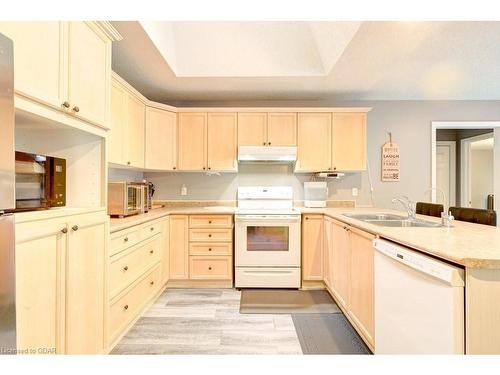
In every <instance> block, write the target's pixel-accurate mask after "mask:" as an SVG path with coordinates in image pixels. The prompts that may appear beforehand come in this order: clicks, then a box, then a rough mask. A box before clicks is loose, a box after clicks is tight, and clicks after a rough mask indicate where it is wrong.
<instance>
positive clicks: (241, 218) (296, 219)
mask: <svg viewBox="0 0 500 375" xmlns="http://www.w3.org/2000/svg"><path fill="white" fill-rule="evenodd" d="M234 219H235V221H237V222H262V221H266V222H267V221H271V222H273V223H274V222H281V223H299V222H300V216H299V217H246V216H238V215H236V216H235V218H234Z"/></svg>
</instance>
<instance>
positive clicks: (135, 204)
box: [108, 181, 149, 217]
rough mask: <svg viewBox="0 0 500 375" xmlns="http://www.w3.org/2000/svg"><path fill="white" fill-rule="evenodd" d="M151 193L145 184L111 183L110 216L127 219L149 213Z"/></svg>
mask: <svg viewBox="0 0 500 375" xmlns="http://www.w3.org/2000/svg"><path fill="white" fill-rule="evenodd" d="M148 198H149V192H148V185H147V183H143V182H127V181H120V182H109V183H108V215H110V216H118V217H126V216H130V215H135V214H140V213H144V212H148V211H149V199H148Z"/></svg>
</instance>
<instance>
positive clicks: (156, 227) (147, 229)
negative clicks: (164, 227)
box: [141, 221, 161, 240]
mask: <svg viewBox="0 0 500 375" xmlns="http://www.w3.org/2000/svg"><path fill="white" fill-rule="evenodd" d="M160 232H161V223H160V222H159V221H153V222H151V223H146V224H144V225H142V226H141V239H143V240H145V239H147V238H149V237H152V236H154V235H155V234H156V233H160Z"/></svg>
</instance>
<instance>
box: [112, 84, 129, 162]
mask: <svg viewBox="0 0 500 375" xmlns="http://www.w3.org/2000/svg"><path fill="white" fill-rule="evenodd" d="M126 108H127V92H126V91H125V89H124V88H123V87H121V85H120V84H119V83H118V82H116V81H115V80H113V81H112V82H111V122H110V124H111V126H110V129H109V130H108V142H107V144H108V161H109V162H110V163H115V164H123V165H125V164H126V163H127V162H126V160H125V158H126V156H125V153H126V147H125V133H126V131H127V124H126V121H127V112H126Z"/></svg>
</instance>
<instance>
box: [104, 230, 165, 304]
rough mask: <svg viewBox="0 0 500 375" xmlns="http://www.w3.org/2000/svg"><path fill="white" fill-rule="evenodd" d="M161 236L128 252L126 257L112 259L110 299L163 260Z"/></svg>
mask: <svg viewBox="0 0 500 375" xmlns="http://www.w3.org/2000/svg"><path fill="white" fill-rule="evenodd" d="M159 244H160V236H156V237H155V238H154V239H152V240H148V241H147V242H145V243H141V244H139V245H137V246H136V247H134V248H132V249H130V250H127V251H126V252H125V253H124V255H121V254H119V255H116V256H114V257H111V265H110V268H109V288H110V297H111V298H113V297H114V296H115V295H116V294H117V293H119V292H120V291H121V290H123V289H125V288H126V287H127V286H128V285H130V284H131V283H132V282H134V281H135V280H136V279H137V278H138V277H140V276H141V275H142V274H143V273H144V272H145V271H146V270H147V269H148V268H149V267H151V266H152V265H153V264H155V263H157V262H159V261H160V259H161V253H160V249H159Z"/></svg>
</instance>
